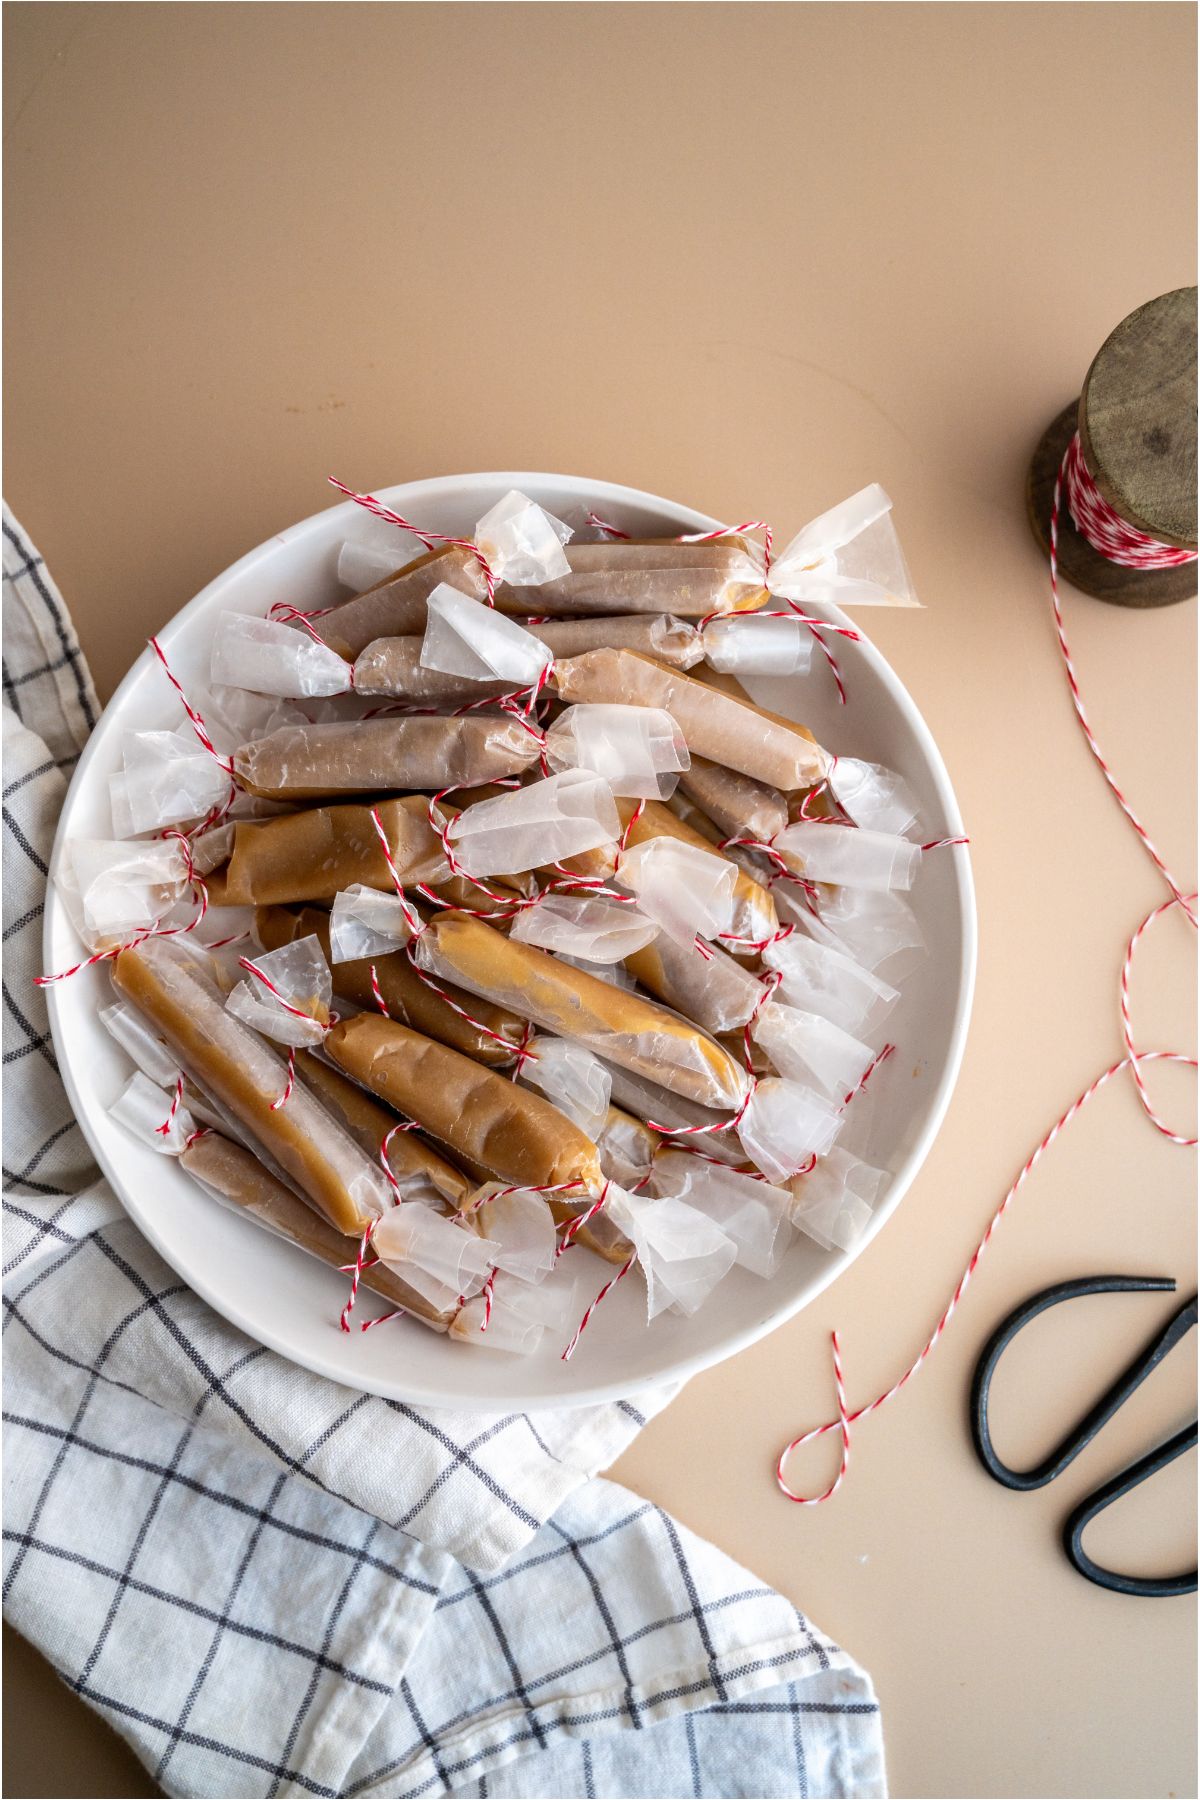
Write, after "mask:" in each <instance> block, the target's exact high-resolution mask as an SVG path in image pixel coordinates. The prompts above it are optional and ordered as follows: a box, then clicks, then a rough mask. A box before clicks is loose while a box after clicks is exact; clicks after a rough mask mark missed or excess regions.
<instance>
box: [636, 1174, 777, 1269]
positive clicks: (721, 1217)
mask: <svg viewBox="0 0 1200 1800" xmlns="http://www.w3.org/2000/svg"><path fill="white" fill-rule="evenodd" d="M653 1188H654V1192H655V1193H656V1194H661V1195H668V1194H670V1195H674V1196H675V1198H676V1199H679V1200H686V1201H687V1203H688V1205H689V1206H694V1207H695V1209H696V1211H697V1212H702V1213H703V1214H704V1216H705V1217H706V1218H708V1219H711V1220H712V1221H713V1222H714V1224H716V1225H719V1226H720V1228H721V1230H722V1231H723V1232H724V1233H725V1235H726V1236H727V1237H729V1238H731V1239H732V1241H733V1243H734V1245H735V1247H736V1250H737V1261H738V1264H739V1266H740V1267H741V1268H743V1269H749V1271H750V1273H751V1274H752V1275H761V1276H762V1277H763V1279H764V1280H766V1279H769V1278H770V1276H772V1275H774V1273H775V1271H776V1270H777V1269H778V1267H779V1265H780V1263H781V1262H782V1260H783V1253H784V1251H785V1250H786V1249H787V1246H788V1242H789V1240H790V1238H791V1235H792V1234H791V1229H790V1223H789V1213H790V1209H791V1207H792V1205H793V1204H794V1202H793V1198H792V1195H791V1193H789V1191H788V1189H787V1188H782V1187H775V1186H774V1185H773V1184H772V1183H771V1182H768V1181H762V1180H759V1179H758V1178H757V1177H756V1176H753V1175H745V1174H742V1173H741V1172H740V1171H739V1170H737V1169H729V1168H725V1167H723V1166H722V1165H721V1164H719V1163H713V1162H709V1161H708V1160H707V1158H705V1157H702V1156H692V1155H689V1154H688V1152H687V1151H684V1150H664V1151H663V1152H662V1154H661V1155H660V1156H659V1157H658V1158H657V1160H656V1162H655V1164H654V1175H653Z"/></svg>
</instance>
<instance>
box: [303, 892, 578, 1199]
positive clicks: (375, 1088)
mask: <svg viewBox="0 0 1200 1800" xmlns="http://www.w3.org/2000/svg"><path fill="white" fill-rule="evenodd" d="M480 929H481V930H483V931H487V930H488V927H487V926H486V925H484V926H481V927H480ZM501 941H503V940H501ZM325 1050H326V1054H327V1055H328V1056H329V1057H331V1058H332V1060H333V1061H334V1062H335V1063H336V1064H337V1065H338V1067H339V1068H340V1069H344V1070H345V1071H346V1073H347V1074H348V1075H350V1076H352V1077H353V1078H354V1080H355V1081H358V1082H361V1083H362V1085H363V1086H364V1087H368V1088H370V1090H371V1092H372V1093H374V1094H378V1095H379V1097H380V1099H381V1100H385V1101H386V1102H387V1103H388V1105H389V1106H392V1107H394V1108H395V1109H396V1111H397V1112H399V1113H403V1114H404V1115H405V1117H406V1118H410V1119H415V1120H416V1121H417V1123H418V1124H419V1125H420V1126H421V1129H422V1130H423V1131H427V1132H428V1133H429V1135H430V1137H433V1138H436V1139H437V1140H438V1142H439V1143H441V1144H444V1145H445V1146H446V1148H447V1149H448V1150H449V1151H450V1153H451V1155H455V1154H459V1153H461V1154H462V1155H464V1156H466V1157H468V1158H470V1159H471V1161H472V1162H473V1163H475V1164H477V1165H482V1166H483V1167H484V1168H486V1169H488V1170H490V1171H491V1173H492V1175H493V1176H498V1177H499V1179H500V1180H501V1181H505V1182H511V1183H513V1184H515V1185H519V1186H521V1187H545V1186H557V1185H558V1183H559V1182H575V1181H578V1182H579V1183H580V1185H581V1187H582V1188H583V1189H585V1190H586V1191H587V1192H589V1193H596V1192H598V1191H599V1186H600V1184H601V1182H602V1180H603V1177H602V1175H601V1171H600V1157H599V1153H598V1151H597V1149H596V1146H595V1144H593V1143H592V1141H591V1139H590V1138H589V1137H586V1136H585V1135H584V1133H583V1132H582V1131H580V1129H579V1127H578V1126H577V1125H574V1124H572V1122H571V1120H570V1119H568V1118H567V1117H566V1116H565V1114H563V1113H560V1112H559V1111H558V1108H557V1107H554V1106H551V1105H550V1102H549V1101H548V1100H543V1099H542V1098H541V1096H540V1095H538V1094H534V1093H531V1092H530V1091H529V1089H528V1088H524V1087H518V1086H517V1084H516V1083H515V1082H513V1081H508V1080H506V1079H505V1077H504V1076H502V1075H497V1074H494V1073H493V1072H492V1070H490V1069H485V1068H482V1067H481V1066H480V1065H479V1064H478V1063H476V1062H473V1061H472V1060H471V1058H470V1057H466V1056H460V1055H459V1054H458V1052H457V1051H456V1050H450V1049H448V1048H447V1047H446V1046H445V1045H444V1044H435V1043H433V1042H432V1041H431V1040H430V1039H429V1038H426V1037H422V1036H421V1034H420V1033H419V1032H416V1031H410V1030H409V1029H408V1027H407V1026H405V1025H397V1024H395V1023H394V1022H393V1021H392V1020H390V1019H383V1018H380V1016H379V1015H378V1014H377V1013H359V1014H358V1016H357V1017H356V1018H353V1019H345V1020H343V1021H342V1023H341V1024H339V1025H335V1026H334V1028H333V1030H332V1031H331V1032H330V1033H329V1036H328V1037H327V1038H326V1039H325Z"/></svg>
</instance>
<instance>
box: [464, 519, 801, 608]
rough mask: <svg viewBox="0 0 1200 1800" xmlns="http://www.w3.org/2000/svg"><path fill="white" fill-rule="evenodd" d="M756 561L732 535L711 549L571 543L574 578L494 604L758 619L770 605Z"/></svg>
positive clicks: (504, 591)
mask: <svg viewBox="0 0 1200 1800" xmlns="http://www.w3.org/2000/svg"><path fill="white" fill-rule="evenodd" d="M756 555H757V553H756V552H755V550H754V548H753V546H752V545H750V544H749V543H748V542H747V540H746V539H744V538H740V537H733V536H730V537H724V538H716V539H714V540H713V541H712V542H711V543H707V544H681V543H679V542H678V540H676V539H669V538H668V539H662V538H659V539H653V538H645V539H629V540H626V541H625V542H622V543H608V544H568V545H567V548H566V558H567V561H568V563H569V564H570V568H571V572H570V574H569V575H564V576H562V577H560V579H558V580H557V581H543V582H541V583H540V584H539V585H538V586H536V587H512V586H508V587H503V588H501V589H500V591H499V592H498V594H497V596H496V598H497V603H498V604H499V605H500V606H501V607H503V608H504V610H505V611H508V612H513V613H516V614H518V615H519V614H520V613H535V614H537V613H545V614H547V615H548V616H550V617H552V618H555V617H571V616H578V615H580V614H586V613H630V612H646V613H674V614H675V615H676V616H677V617H678V618H687V619H703V618H707V616H708V614H709V613H715V612H719V613H727V612H752V611H754V610H755V609H756V608H757V607H760V606H762V604H763V603H764V601H765V599H766V590H765V589H764V587H763V585H762V581H761V577H760V575H759V573H758V571H757V569H756V567H755V559H756Z"/></svg>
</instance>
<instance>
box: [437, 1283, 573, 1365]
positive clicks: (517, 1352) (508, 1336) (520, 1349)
mask: <svg viewBox="0 0 1200 1800" xmlns="http://www.w3.org/2000/svg"><path fill="white" fill-rule="evenodd" d="M579 1291H580V1284H579V1282H578V1281H570V1282H568V1281H565V1280H563V1279H562V1278H561V1277H557V1278H556V1279H555V1280H554V1281H546V1282H542V1283H541V1284H540V1285H538V1286H531V1285H530V1284H529V1283H527V1282H524V1281H521V1280H519V1279H518V1278H517V1277H515V1276H513V1275H506V1274H504V1273H501V1274H499V1275H497V1277H496V1279H495V1281H494V1282H493V1284H492V1303H491V1306H490V1308H489V1306H488V1305H487V1302H486V1301H485V1300H484V1299H483V1297H482V1295H477V1296H476V1297H475V1298H474V1299H473V1300H468V1301H467V1303H466V1305H465V1306H463V1307H461V1308H460V1309H459V1311H458V1313H457V1315H456V1317H455V1319H454V1322H453V1324H452V1325H451V1328H450V1329H451V1333H452V1335H453V1336H454V1337H457V1338H460V1339H461V1340H462V1341H463V1342H464V1343H469V1344H472V1345H474V1346H475V1347H476V1348H477V1349H481V1350H500V1351H505V1352H507V1353H508V1354H510V1355H514V1356H528V1355H529V1354H530V1353H531V1352H532V1351H534V1350H536V1349H537V1348H538V1345H539V1344H540V1342H541V1340H542V1338H543V1336H544V1335H545V1333H546V1332H547V1331H553V1332H555V1333H557V1334H558V1335H559V1336H562V1337H565V1336H566V1335H567V1334H568V1332H569V1330H570V1328H571V1326H572V1325H573V1324H574V1322H575V1320H576V1319H577V1318H578V1317H579V1313H580V1311H581V1309H582V1304H583V1303H582V1301H581V1300H580V1298H579Z"/></svg>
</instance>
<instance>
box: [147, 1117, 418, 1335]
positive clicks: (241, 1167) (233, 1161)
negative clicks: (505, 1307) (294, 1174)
mask: <svg viewBox="0 0 1200 1800" xmlns="http://www.w3.org/2000/svg"><path fill="white" fill-rule="evenodd" d="M179 1160H180V1163H181V1164H182V1166H183V1167H184V1168H185V1169H186V1170H187V1172H188V1174H189V1175H191V1176H193V1177H194V1178H195V1179H196V1180H197V1181H199V1182H200V1183H201V1185H202V1186H204V1187H206V1188H208V1189H209V1191H210V1192H211V1193H213V1194H216V1195H217V1196H218V1198H219V1199H222V1200H224V1201H227V1202H229V1203H230V1204H232V1205H233V1206H235V1207H237V1208H238V1210H239V1211H240V1212H245V1213H247V1214H249V1216H250V1217H251V1218H252V1219H254V1220H255V1221H256V1222H257V1223H258V1224H259V1225H264V1226H266V1228H267V1230H268V1231H273V1232H275V1233H276V1234H277V1235H278V1236H279V1237H282V1238H286V1239H287V1241H288V1243H289V1244H295V1245H296V1246H297V1248H298V1249H301V1250H304V1251H306V1252H307V1253H308V1255H309V1256H315V1257H317V1258H318V1259H319V1260H320V1261H321V1262H323V1263H328V1264H329V1266H330V1267H331V1268H334V1269H341V1268H343V1267H344V1266H345V1265H346V1264H347V1263H352V1262H353V1261H354V1258H355V1253H356V1250H357V1244H356V1243H355V1240H354V1239H353V1238H352V1237H343V1236H342V1234H341V1232H339V1231H335V1230H334V1228H333V1226H332V1225H330V1224H328V1223H327V1222H326V1221H325V1220H324V1219H322V1218H321V1217H320V1216H319V1215H318V1214H317V1213H315V1212H314V1211H313V1210H312V1208H311V1207H309V1206H306V1205H305V1204H304V1201H303V1200H300V1199H298V1198H297V1196H296V1195H295V1194H293V1193H292V1191H291V1189H290V1188H287V1187H285V1186H284V1185H283V1183H282V1182H281V1181H277V1180H276V1178H275V1176H274V1175H272V1174H270V1173H269V1172H268V1170H266V1169H264V1167H263V1165H262V1164H261V1163H260V1162H258V1161H257V1160H256V1159H255V1158H254V1157H253V1156H252V1155H251V1154H250V1152H249V1151H248V1150H246V1149H244V1148H243V1147H242V1146H241V1145H240V1144H234V1143H231V1142H230V1140H229V1139H228V1138H224V1137H220V1136H218V1134H217V1133H216V1132H215V1131H209V1132H207V1133H206V1134H205V1136H204V1137H202V1138H197V1139H196V1141H195V1143H193V1144H191V1145H190V1146H189V1147H188V1148H187V1149H186V1150H184V1151H183V1153H182V1155H181V1156H180V1158H179ZM362 1281H363V1285H364V1287H369V1288H370V1289H371V1290H372V1291H373V1292H374V1293H376V1294H382V1295H383V1297H384V1299H385V1300H390V1301H391V1302H392V1305H393V1306H399V1307H403V1309H404V1311H405V1312H408V1313H412V1315H413V1317H414V1318H418V1319H420V1320H422V1321H423V1323H425V1324H426V1325H432V1326H433V1327H434V1329H435V1330H438V1331H444V1330H445V1329H446V1327H447V1326H448V1325H449V1323H450V1320H451V1318H452V1317H453V1316H454V1315H453V1309H452V1308H451V1309H447V1310H445V1311H439V1310H438V1309H437V1308H436V1307H435V1306H432V1305H431V1304H430V1302H429V1301H428V1300H427V1299H425V1298H424V1297H423V1296H422V1295H421V1294H419V1293H417V1291H416V1289H415V1288H411V1287H409V1285H408V1283H407V1282H406V1281H403V1280H401V1278H400V1276H399V1275H397V1274H396V1273H395V1271H394V1270H392V1269H389V1268H388V1266H387V1264H386V1263H382V1262H378V1261H376V1262H371V1263H370V1264H368V1266H367V1267H366V1268H365V1269H364V1270H363V1274H362Z"/></svg>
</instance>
